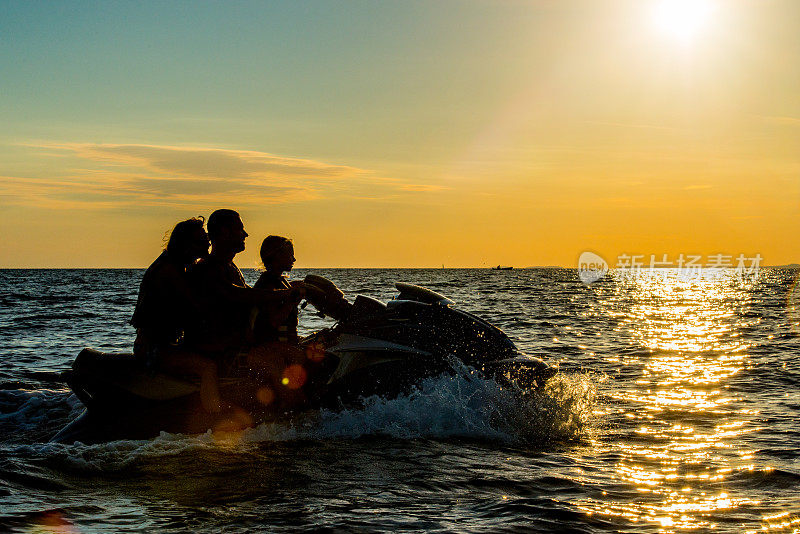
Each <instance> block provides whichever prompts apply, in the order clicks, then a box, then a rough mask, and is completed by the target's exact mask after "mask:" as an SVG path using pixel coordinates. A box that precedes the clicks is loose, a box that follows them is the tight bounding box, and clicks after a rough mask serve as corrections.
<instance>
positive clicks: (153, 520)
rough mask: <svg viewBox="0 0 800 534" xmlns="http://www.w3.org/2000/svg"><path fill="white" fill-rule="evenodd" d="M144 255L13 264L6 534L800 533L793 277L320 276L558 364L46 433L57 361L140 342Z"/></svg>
mask: <svg viewBox="0 0 800 534" xmlns="http://www.w3.org/2000/svg"><path fill="white" fill-rule="evenodd" d="M142 272H143V271H141V270H4V271H0V531H16V532H143V531H160V532H189V531H191V532H220V531H224V532H252V531H268V532H296V531H317V530H320V529H324V530H328V531H354V532H394V531H412V530H413V531H431V532H452V531H457V532H500V531H524V532H609V531H611V532H679V531H685V530H692V531H695V532H706V531H715V532H762V531H767V532H798V531H800V424H798V422H799V421H800V388H799V387H798V386H800V337H799V336H798V333H799V332H800V328H798V326H799V325H800V289H799V290H798V291H797V293H795V292H794V288H795V283H796V280H797V274H798V271H796V270H791V269H777V268H776V269H762V270H761V271H760V272H759V273H757V274H756V275H755V276H751V277H748V278H746V279H739V278H737V277H735V276H730V275H729V274H730V273H726V272H721V273H711V274H710V275H708V276H704V277H701V278H693V279H685V278H682V277H680V276H678V273H676V272H674V271H670V270H667V269H663V270H658V271H656V272H654V273H648V274H642V275H641V276H639V277H636V278H630V277H622V276H617V274H618V273H611V275H609V276H607V277H606V278H604V279H602V280H600V281H598V282H597V283H595V284H592V285H591V286H586V285H584V284H583V283H581V282H580V280H579V278H578V275H577V272H576V271H575V270H570V269H525V270H513V271H491V270H479V269H441V270H440V269H437V270H391V269H375V270H362V269H341V270H315V271H313V272H314V273H315V274H321V275H323V276H327V277H328V278H330V279H332V280H334V281H335V282H336V283H337V284H338V285H339V286H340V287H341V288H342V289H343V290H344V291H345V293H346V294H347V295H348V296H350V297H353V296H354V295H356V294H359V293H361V294H366V295H370V296H373V297H377V298H380V299H389V298H391V297H392V295H393V294H394V289H393V283H394V282H395V281H404V282H411V283H416V284H420V285H424V286H427V287H429V288H431V289H433V290H435V291H438V292H440V293H443V294H445V295H447V296H448V297H450V298H451V299H452V300H454V301H456V303H457V305H458V306H459V307H461V308H463V309H465V310H467V311H470V312H473V313H476V314H478V315H480V316H482V317H484V318H485V319H487V320H489V321H490V322H492V323H494V324H496V325H497V326H499V327H500V328H502V329H503V330H505V331H506V332H507V333H508V334H509V336H510V337H511V338H512V339H513V340H514V342H515V343H516V344H517V346H518V347H519V348H520V349H521V350H523V351H525V352H527V353H530V354H534V355H537V356H540V357H542V358H544V359H546V360H548V361H549V362H550V363H552V364H554V365H558V367H559V369H560V373H559V375H557V377H556V378H554V379H553V380H551V381H550V383H549V386H548V388H547V389H546V390H545V391H544V392H543V393H541V394H537V395H521V394H519V393H520V392H518V391H513V390H509V389H508V388H505V389H504V388H501V387H499V386H498V385H497V384H496V383H494V382H492V381H490V380H475V379H474V377H472V376H471V375H470V374H469V369H463V368H462V369H458V368H457V369H455V370H454V374H453V375H452V376H442V377H438V378H433V379H428V380H425V381H424V382H422V383H420V384H419V387H418V388H417V389H416V390H415V391H413V392H411V393H409V394H408V395H405V396H402V397H400V398H395V399H383V398H378V397H373V398H371V399H368V400H367V402H366V404H365V406H364V407H363V408H361V409H357V410H347V411H343V412H323V413H319V414H308V415H307V416H304V417H303V418H299V419H298V420H295V421H293V422H292V423H271V424H263V425H261V426H258V427H256V428H253V429H250V430H247V431H245V432H242V433H236V434H226V435H214V434H212V433H207V434H204V435H200V436H186V435H169V434H162V435H161V436H160V437H158V438H155V439H153V440H149V441H117V442H111V443H106V444H101V445H92V446H88V445H82V444H73V445H63V444H50V443H47V441H48V439H49V438H50V437H52V435H53V434H54V433H55V432H57V431H58V430H59V429H60V428H61V427H62V426H63V425H64V424H66V423H67V422H68V421H69V420H71V419H72V418H74V417H75V416H76V415H77V414H79V413H80V411H81V407H80V403H79V402H78V401H77V399H76V398H75V397H74V396H73V395H71V394H70V392H69V390H68V389H67V388H66V387H65V385H64V384H63V383H62V382H61V381H60V379H59V372H60V371H61V370H63V369H66V368H67V367H68V366H69V365H70V363H71V361H72V359H73V358H74V357H75V356H76V355H77V354H78V352H79V351H80V350H81V349H82V348H83V347H85V346H91V347H95V348H97V349H100V350H103V351H108V352H125V351H129V350H130V346H131V343H132V340H133V332H132V329H131V328H130V327H129V326H128V325H127V321H128V319H129V317H130V314H131V312H132V310H133V306H134V303H135V300H136V292H137V288H138V283H139V280H140V278H141V276H142ZM306 272H312V271H304V270H300V271H298V272H297V273H295V274H294V276H295V277H301V276H303V275H304V274H305V273H306ZM257 274H258V273H256V272H254V271H246V272H245V275H246V277H247V278H248V279H249V280H250V281H251V282H252V281H254V280H255V278H256V277H257ZM309 310H310V308H309ZM300 321H301V327H302V329H303V330H304V331H305V332H310V331H313V330H314V329H318V328H320V327H322V326H325V325H326V324H329V323H326V322H325V321H324V320H322V319H320V318H318V317H316V316H314V315H313V314H312V313H310V311H309V312H304V313H303V314H302V315H301V318H300Z"/></svg>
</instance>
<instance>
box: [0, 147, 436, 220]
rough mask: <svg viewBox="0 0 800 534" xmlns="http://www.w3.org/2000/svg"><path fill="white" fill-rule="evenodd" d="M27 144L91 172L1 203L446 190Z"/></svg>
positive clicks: (281, 164)
mask: <svg viewBox="0 0 800 534" xmlns="http://www.w3.org/2000/svg"><path fill="white" fill-rule="evenodd" d="M25 146H28V147H33V148H37V149H44V150H45V151H46V152H45V154H46V155H47V156H54V155H59V154H65V155H67V156H75V157H78V158H80V159H81V160H83V161H86V162H87V165H86V167H90V168H79V169H72V170H70V171H69V175H68V176H63V177H58V178H53V179H49V180H39V179H34V178H21V177H5V178H3V181H2V183H0V198H3V199H5V201H6V203H12V204H25V205H35V206H39V207H47V208H52V209H73V208H81V209H86V208H89V209H108V208H113V207H117V208H124V207H128V206H131V207H134V206H135V207H142V206H170V207H200V206H206V207H207V206H215V205H220V204H232V205H239V206H258V205H270V204H280V203H297V202H306V201H310V200H315V199H320V198H336V197H344V198H348V199H359V198H362V197H363V196H364V193H365V192H367V191H369V193H378V194H380V193H381V192H383V193H388V194H392V193H399V192H405V193H408V192H428V191H438V190H440V189H443V188H442V187H440V186H436V185H428V184H409V183H404V182H400V181H398V180H394V179H389V178H382V177H378V176H376V175H375V174H374V173H373V172H371V171H368V170H365V169H360V168H357V167H352V166H347V165H336V164H329V163H324V162H319V161H314V160H309V159H303V158H290V157H284V156H277V155H274V154H269V153H266V152H257V151H249V150H228V149H220V148H205V147H179V146H159V145H138V144H91V143H46V144H36V145H30V144H29V145H25ZM92 165H93V167H92Z"/></svg>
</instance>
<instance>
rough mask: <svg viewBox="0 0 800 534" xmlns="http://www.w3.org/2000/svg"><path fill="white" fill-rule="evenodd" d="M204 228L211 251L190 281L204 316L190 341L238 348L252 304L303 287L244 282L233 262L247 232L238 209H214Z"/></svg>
mask: <svg viewBox="0 0 800 534" xmlns="http://www.w3.org/2000/svg"><path fill="white" fill-rule="evenodd" d="M207 228H208V238H209V240H210V241H211V253H210V254H209V255H208V256H207V257H206V258H203V259H201V260H200V261H199V262H198V263H197V264H196V265H195V266H194V268H193V269H192V279H193V284H194V286H195V287H196V288H197V291H198V294H199V295H200V296H201V298H202V299H203V302H204V308H205V309H206V318H205V319H206V320H205V321H204V322H203V324H201V325H196V326H197V327H196V328H195V329H194V331H193V332H192V333H191V336H190V343H191V344H193V345H194V346H195V347H197V348H198V349H199V350H202V351H204V352H213V353H217V354H220V353H229V352H238V351H240V350H241V349H243V348H245V346H246V344H247V340H248V331H249V323H250V314H251V311H252V309H253V307H254V306H257V305H264V304H269V303H272V302H274V301H276V300H278V299H286V298H287V295H288V292H290V291H293V292H295V293H302V292H303V290H302V288H299V287H298V288H293V289H291V290H288V289H287V290H284V291H282V292H276V291H267V290H262V289H254V288H252V287H250V286H248V285H247V282H245V280H244V276H242V272H241V271H240V270H239V268H238V267H237V266H236V264H234V263H233V259H234V257H236V255H237V254H238V253H239V252H242V251H243V250H244V248H245V244H244V242H245V239H246V238H247V235H248V234H247V232H246V231H245V229H244V224H243V223H242V219H241V217H240V216H239V214H238V213H237V212H235V211H233V210H230V209H219V210H217V211H215V212H214V213H212V214H211V216H210V217H209V218H208V223H207Z"/></svg>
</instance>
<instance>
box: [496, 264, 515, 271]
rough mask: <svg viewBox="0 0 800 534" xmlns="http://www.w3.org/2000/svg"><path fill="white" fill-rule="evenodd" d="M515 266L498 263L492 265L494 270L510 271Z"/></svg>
mask: <svg viewBox="0 0 800 534" xmlns="http://www.w3.org/2000/svg"><path fill="white" fill-rule="evenodd" d="M511 269H513V267H505V266H503V265H498V266H497V267H492V270H493V271H510V270H511Z"/></svg>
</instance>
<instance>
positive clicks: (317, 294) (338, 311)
mask: <svg viewBox="0 0 800 534" xmlns="http://www.w3.org/2000/svg"><path fill="white" fill-rule="evenodd" d="M303 283H304V284H305V287H306V300H307V301H308V302H309V303H310V304H311V305H312V306H314V307H315V308H316V309H317V310H319V312H320V313H322V314H324V315H327V316H328V317H331V318H333V319H336V320H337V321H341V320H343V319H346V318H347V316H348V315H350V310H351V308H352V307H353V305H352V304H350V303H349V302H348V301H347V299H345V298H344V293H342V290H340V289H339V288H338V287H336V284H334V283H333V282H331V281H330V280H328V279H327V278H325V277H322V276H317V275H315V274H308V275H306V277H305V278H304V279H303Z"/></svg>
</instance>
